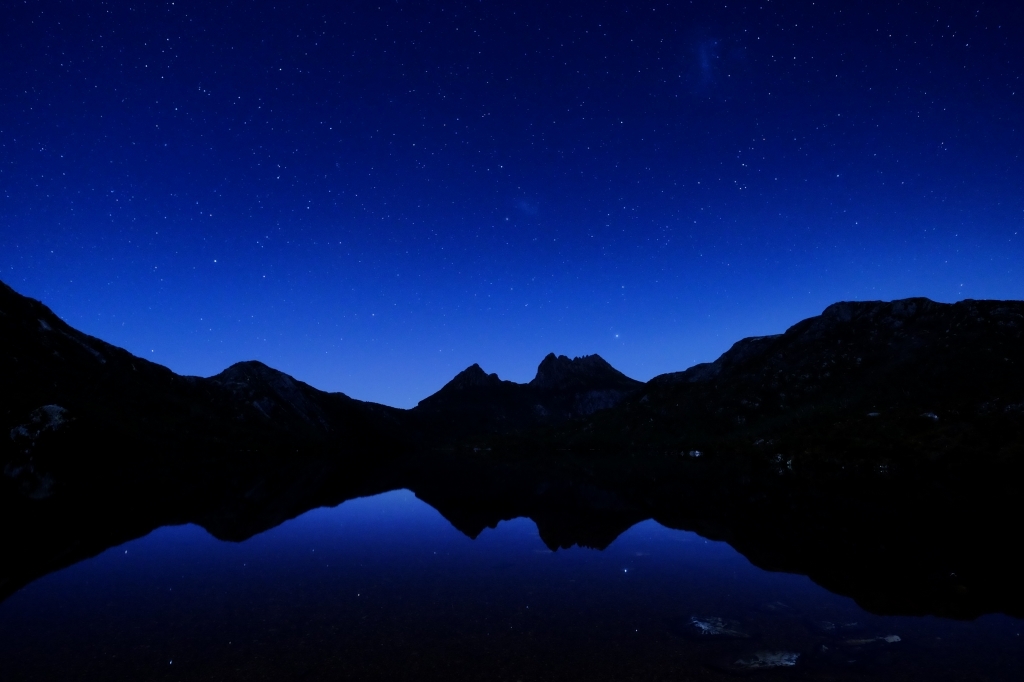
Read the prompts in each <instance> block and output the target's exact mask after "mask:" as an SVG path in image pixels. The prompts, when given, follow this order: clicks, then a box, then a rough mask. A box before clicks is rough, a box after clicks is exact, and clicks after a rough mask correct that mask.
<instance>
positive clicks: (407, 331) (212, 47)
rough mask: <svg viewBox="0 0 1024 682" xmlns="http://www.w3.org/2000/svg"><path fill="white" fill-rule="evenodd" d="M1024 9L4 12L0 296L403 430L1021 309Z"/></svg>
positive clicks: (200, 369)
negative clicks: (511, 397) (833, 316)
mask: <svg viewBox="0 0 1024 682" xmlns="http://www.w3.org/2000/svg"><path fill="white" fill-rule="evenodd" d="M1022 74H1024V8H1022V6H1021V5H1020V3H1015V2H1006V1H1002V2H985V1H976V2H971V3H966V2H942V1H932V2H896V1H895V0H887V1H885V2H874V1H864V2H856V3H853V2H849V3H847V2H822V1H818V2H809V1H804V0H792V1H786V2H780V1H779V0H775V1H769V0H760V1H759V2H733V1H731V0H729V1H727V2H705V1H703V0H693V1H692V2H670V3H665V2H649V3H645V2H628V1H620V2H607V1H601V0H589V1H587V2H576V1H574V0H569V1H563V2H548V3H545V2H528V1H519V2H515V1H511V0H508V1H504V0H471V1H468V2H448V1H446V0H437V1H434V2H426V1H424V2H413V1H411V0H397V1H396V0H375V1H374V2H364V1H362V0H354V1H350V2H333V1H332V2H282V1H277V2H263V1H260V0H256V1H252V2H217V3H210V2H200V1H198V0H196V1H190V0H184V1H182V0H175V2H120V1H106V2H100V1H98V0H90V1H88V2H86V1H81V2H77V1H71V2H68V1H64V2H59V1H57V0H48V1H46V2H39V1H35V0H28V1H23V0H8V1H7V2H5V3H3V12H2V16H0V279H2V280H3V281H5V282H6V283H8V284H9V285H11V286H12V287H14V288H15V289H16V290H17V291H19V292H21V293H23V294H25V295H28V296H32V297H34V298H38V299H41V300H42V301H43V302H45V303H46V304H47V305H49V306H50V307H51V308H53V309H54V311H55V312H56V313H57V314H58V315H60V316H61V317H63V318H64V319H65V320H66V321H67V322H68V323H70V324H72V325H73V326H75V327H77V328H79V329H81V330H83V331H85V332H87V333H89V334H93V335H95V336H98V337H100V338H103V339H104V340H106V341H109V342H111V343H114V344H116V345H119V346H122V347H124V348H127V349H128V350H130V351H131V352H133V353H135V354H138V355H142V356H144V357H146V358H148V359H151V360H153V361H155V362H159V363H161V364H164V365H167V366H168V367H170V368H171V369H173V370H175V371H177V372H180V373H186V374H196V375H203V376H207V375H211V374H215V373H217V372H219V371H220V370H222V369H223V368H224V367H226V366H228V365H230V364H232V363H234V362H237V361H240V360H247V359H258V360H261V361H263V362H265V363H267V364H269V365H271V366H273V367H276V368H278V369H281V370H282V371H285V372H288V373H289V374H292V375H294V376H296V377H297V378H299V379H302V380H303V381H306V382H308V383H310V384H312V385H314V386H316V387H318V388H321V389H324V390H331V391H342V392H345V393H347V394H348V395H351V396H353V397H356V398H360V399H364V400H373V401H377V402H382V403H386V404H389V405H395V406H399V407H410V406H412V405H415V403H416V402H417V401H418V400H420V399H422V398H423V397H425V396H426V395H428V394H430V393H432V392H434V391H436V390H437V389H438V388H440V386H442V385H443V384H444V383H445V382H446V381H447V380H448V379H450V378H451V377H452V376H453V375H454V374H455V373H457V372H458V371H460V370H462V369H464V368H465V367H467V366H468V365H470V364H472V363H474V362H478V363H480V364H481V365H482V366H483V367H484V368H485V369H486V370H487V371H489V372H497V373H498V374H499V375H500V376H501V377H502V378H507V379H513V380H516V381H527V380H529V379H530V378H531V377H532V376H533V374H534V372H535V369H536V366H537V364H538V363H539V362H540V360H541V359H542V357H543V356H544V355H545V354H547V353H548V352H552V351H554V352H556V353H560V354H566V355H569V356H574V355H583V354H589V353H599V354H601V355H602V356H603V357H604V358H605V359H607V360H608V361H609V362H611V363H612V364H613V365H614V366H616V367H617V368H619V369H620V370H622V371H624V372H625V373H626V374H629V375H630V376H633V377H635V378H637V379H641V380H646V379H649V378H650V377H652V376H654V375H657V374H660V373H663V372H668V371H676V370H681V369H685V368H686V367H689V366H690V365H692V364H694V363H697V362H703V361H709V360H713V359H714V358H715V357H717V356H718V355H719V354H720V353H721V352H723V351H724V350H726V349H727V348H728V347H729V346H730V345H731V344H732V343H733V342H734V341H736V340H737V339H739V338H741V337H744V336H751V335H760V334H768V333H777V332H781V331H783V330H784V329H785V328H786V327H788V326H789V325H791V324H793V323H794V322H796V321H798V320H800V319H802V318H805V317H809V316H811V315H815V314H818V313H819V312H820V311H821V310H822V309H823V308H825V307H826V306H827V305H829V304H830V303H832V302H835V301H837V300H865V299H892V298H902V297H907V296H928V297H930V298H933V299H936V300H940V301H956V300H960V299H963V298H1024V266H1022V264H1024V182H1022V180H1024V167H1022V158H1021V154H1022V151H1024V137H1022V129H1021V128H1022V123H1024V121H1022V118H1024V81H1022V79H1021V77H1022Z"/></svg>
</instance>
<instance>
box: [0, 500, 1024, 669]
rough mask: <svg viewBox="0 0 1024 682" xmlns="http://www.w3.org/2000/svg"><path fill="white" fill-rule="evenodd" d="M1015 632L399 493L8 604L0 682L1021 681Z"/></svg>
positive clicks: (76, 578)
mask: <svg viewBox="0 0 1024 682" xmlns="http://www.w3.org/2000/svg"><path fill="white" fill-rule="evenodd" d="M709 624H710V626H709ZM1022 625H1024V623H1022V622H1021V621H1019V620H1016V619H1013V618H1010V617H1008V616H1001V615H989V616H985V617H982V618H979V619H977V620H975V621H973V622H966V621H956V620H949V619H942V618H935V617H908V616H877V615H872V614H869V613H867V612H866V611H864V610H863V609H861V608H860V607H858V606H857V605H856V604H855V603H854V602H853V601H852V600H851V599H849V598H846V597H841V596H836V595H833V594H831V593H829V592H828V591H826V590H825V589H823V588H821V587H819V586H817V585H815V584H814V583H813V582H812V581H811V580H810V579H808V578H807V577H805V576H801V575H794V574H787V573H773V572H767V571H764V570H761V569H758V568H756V567H755V566H753V565H752V564H751V563H750V562H749V561H747V560H746V559H745V558H744V557H743V556H742V555H740V554H739V553H737V552H736V551H735V550H733V549H732V548H731V547H729V545H727V544H725V543H722V542H714V541H709V540H707V539H704V538H702V537H701V536H699V535H697V534H695V533H693V532H686V531H680V530H672V529H669V528H666V527H664V526H662V525H660V524H658V523H657V522H655V521H653V520H646V521H641V522H640V523H637V524H636V525H634V526H632V527H631V528H629V529H628V530H626V531H625V532H623V533H622V534H621V535H620V536H619V537H618V538H616V539H615V540H614V541H613V542H612V543H611V544H610V545H609V546H608V547H606V548H605V549H604V550H601V551H598V550H593V549H583V548H579V547H574V548H571V549H568V550H557V551H551V549H550V548H549V547H548V546H547V545H546V544H545V543H544V542H543V541H542V540H541V539H540V537H539V535H538V531H537V526H536V525H535V524H534V523H533V522H531V521H530V520H528V519H523V518H518V519H513V520H509V521H503V522H500V523H498V524H497V527H496V528H494V529H493V530H486V531H484V532H481V533H479V535H478V536H477V537H476V538H475V539H471V538H470V537H468V536H467V535H466V534H464V533H462V532H459V531H458V530H457V529H456V528H454V527H453V526H452V524H451V523H449V522H448V520H446V519H445V518H444V517H443V516H442V515H441V514H440V513H438V512H437V511H435V510H434V509H433V508H431V507H430V506H428V505H427V504H424V503H423V502H422V501H420V500H419V499H417V497H416V496H415V495H414V494H413V493H411V492H409V491H408V490H399V491H392V492H388V493H384V494H379V495H376V496H372V497H363V498H358V499H352V500H349V501H347V502H345V503H343V504H341V505H340V506H337V507H334V508H321V509H315V510H313V511H309V512H307V513H305V514H303V515H301V516H299V517H298V518H295V519H292V520H290V521H286V522H284V523H282V524H280V525H278V526H277V527H275V528H272V529H270V530H268V531H266V532H262V533H259V534H256V535H255V536H253V537H251V538H249V539H248V540H246V541H244V542H240V543H233V542H222V541H219V540H217V539H215V538H213V537H211V536H210V534H208V533H207V532H206V531H205V530H203V529H202V528H199V527H197V526H195V525H182V526H170V527H163V528H159V529H157V530H155V531H153V532H152V533H150V534H149V535H147V536H145V537H143V538H140V539H137V540H133V541H130V542H128V543H125V544H123V545H120V546H117V547H114V548H111V549H108V550H107V551H105V552H103V553H101V554H100V555H99V556H96V557H94V558H92V559H89V560H87V561H82V562H80V563H78V564H76V565H74V566H71V567H69V568H67V569H64V570H61V571H58V572H55V573H51V574H50V575H47V576H45V577H43V578H41V579H39V580H36V581H35V582H33V583H31V584H30V585H28V586H27V587H25V588H24V589H22V590H20V591H18V592H17V593H15V594H13V595H12V596H10V597H9V598H8V599H7V600H6V601H5V602H4V603H3V604H0V679H5V680H22V679H24V680H34V679H39V680H43V679H138V680H145V679H168V680H170V679H175V680H179V679H238V680H241V679H246V680H253V679H308V680H320V679H339V678H340V679H370V680H372V679H431V680H432V679H437V680H442V679H444V680H458V679H498V680H504V679H508V680H527V679H531V680H544V679H551V680H576V679H579V680H612V679H614V680H622V679H691V678H699V679H718V678H720V677H721V678H723V679H725V678H728V677H731V676H732V675H733V674H735V673H736V672H756V673H757V674H759V675H763V676H766V677H769V678H771V677H774V676H776V675H779V674H786V673H789V672H793V673H798V672H799V673H800V674H802V675H806V676H809V678H810V679H818V678H821V679H838V680H842V679H1007V680H1009V679H1019V675H1020V672H1021V671H1022V670H1024V644H1022V642H1021V638H1020V636H1019V632H1020V630H1021V626H1022ZM709 627H711V630H712V632H709V631H708V628H709ZM715 627H719V628H720V629H723V632H719V633H715V632H713V630H714V628H715Z"/></svg>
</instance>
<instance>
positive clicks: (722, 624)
mask: <svg viewBox="0 0 1024 682" xmlns="http://www.w3.org/2000/svg"><path fill="white" fill-rule="evenodd" d="M687 632H688V634H690V635H691V636H694V637H699V638H716V639H749V638H750V635H748V634H747V633H746V632H743V631H742V630H740V625H739V623H737V622H736V621H732V620H725V619H724V618H718V617H717V616H710V617H708V618H698V617H697V616H692V617H691V618H690V621H689V627H688V628H687Z"/></svg>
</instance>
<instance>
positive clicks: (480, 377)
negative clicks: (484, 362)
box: [441, 362, 501, 391]
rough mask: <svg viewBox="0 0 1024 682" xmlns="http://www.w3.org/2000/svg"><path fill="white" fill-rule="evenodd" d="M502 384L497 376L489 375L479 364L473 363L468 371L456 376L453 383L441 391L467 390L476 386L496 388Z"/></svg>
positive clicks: (465, 370) (449, 383)
mask: <svg viewBox="0 0 1024 682" xmlns="http://www.w3.org/2000/svg"><path fill="white" fill-rule="evenodd" d="M500 383H501V379H499V378H498V375H497V374H494V373H491V374H488V373H487V372H485V371H484V370H483V368H482V367H481V366H480V365H478V364H477V363H475V362H474V363H473V364H472V365H470V366H469V367H467V368H466V369H464V370H462V371H461V372H459V373H458V374H456V375H455V376H454V377H453V378H452V380H451V381H449V382H448V383H447V384H445V385H444V387H443V388H442V389H441V390H442V391H443V390H445V389H465V388H472V387H476V386H496V385H498V384H500Z"/></svg>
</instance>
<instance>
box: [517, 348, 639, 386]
mask: <svg viewBox="0 0 1024 682" xmlns="http://www.w3.org/2000/svg"><path fill="white" fill-rule="evenodd" d="M529 385H530V386H533V387H534V388H540V389H546V390H565V389H571V388H584V387H590V386H592V385H600V386H601V387H602V388H620V389H630V388H634V387H636V386H639V385H640V382H639V381H635V380H633V379H630V378H629V377H627V376H626V375H625V374H623V373H622V372H620V371H618V370H617V369H615V368H614V367H612V366H611V365H610V364H608V362H607V361H605V359H604V358H602V357H601V356H600V355H597V354H594V355H584V356H582V357H575V358H571V359H570V358H569V357H567V356H565V355H555V354H554V353H548V354H547V356H546V357H545V358H544V359H543V360H542V361H541V363H540V365H539V366H538V367H537V375H536V376H535V377H534V378H533V380H532V381H530V383H529Z"/></svg>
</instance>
